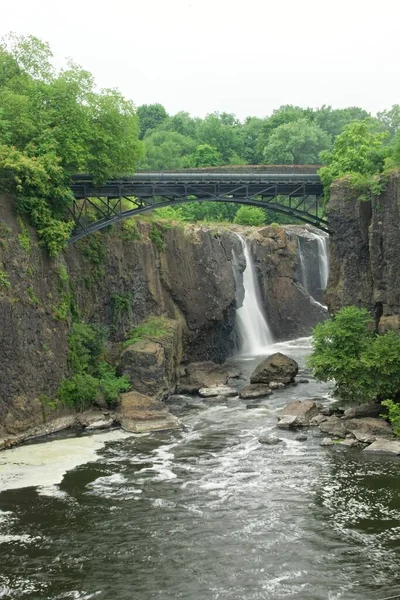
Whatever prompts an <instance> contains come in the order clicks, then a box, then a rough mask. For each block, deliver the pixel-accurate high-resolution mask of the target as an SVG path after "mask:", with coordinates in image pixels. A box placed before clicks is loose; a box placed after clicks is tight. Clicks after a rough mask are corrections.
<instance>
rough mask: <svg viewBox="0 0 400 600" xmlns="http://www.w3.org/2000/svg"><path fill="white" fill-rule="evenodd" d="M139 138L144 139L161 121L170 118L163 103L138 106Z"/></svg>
mask: <svg viewBox="0 0 400 600" xmlns="http://www.w3.org/2000/svg"><path fill="white" fill-rule="evenodd" d="M136 112H137V116H138V118H139V138H140V139H141V140H142V139H143V138H144V136H145V135H146V133H148V132H149V131H150V130H153V129H156V127H157V126H158V125H160V123H162V122H163V121H164V120H165V119H167V118H168V113H167V111H166V110H165V108H164V107H163V105H162V104H157V103H156V104H142V105H141V106H138V109H137V111H136Z"/></svg>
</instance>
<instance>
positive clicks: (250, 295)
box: [236, 233, 273, 356]
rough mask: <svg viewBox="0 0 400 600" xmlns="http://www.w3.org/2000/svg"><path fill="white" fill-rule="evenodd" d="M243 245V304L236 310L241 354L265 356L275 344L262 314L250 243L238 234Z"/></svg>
mask: <svg viewBox="0 0 400 600" xmlns="http://www.w3.org/2000/svg"><path fill="white" fill-rule="evenodd" d="M236 235H237V236H238V238H239V239H240V242H241V244H242V249H243V254H244V257H245V259H246V267H245V269H244V271H243V287H244V298H243V304H242V306H241V307H240V308H238V309H237V310H236V323H237V329H238V333H239V337H240V352H241V354H248V355H251V356H256V355H259V354H265V349H266V348H267V347H268V346H270V345H271V344H272V343H273V339H272V334H271V331H270V329H269V327H268V324H267V321H266V320H265V317H264V315H263V313H262V309H261V302H260V294H259V289H258V282H257V276H256V273H255V268H254V263H253V259H252V256H251V253H250V249H249V245H248V243H247V242H246V241H245V240H244V239H243V238H242V236H240V235H239V234H238V233H237V234H236Z"/></svg>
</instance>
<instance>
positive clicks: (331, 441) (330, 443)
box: [319, 437, 333, 446]
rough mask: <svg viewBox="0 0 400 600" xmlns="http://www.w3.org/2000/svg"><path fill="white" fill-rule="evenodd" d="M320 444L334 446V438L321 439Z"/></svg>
mask: <svg viewBox="0 0 400 600" xmlns="http://www.w3.org/2000/svg"><path fill="white" fill-rule="evenodd" d="M319 445H320V446H333V440H331V438H329V437H326V438H324V439H323V440H321V441H320V443H319Z"/></svg>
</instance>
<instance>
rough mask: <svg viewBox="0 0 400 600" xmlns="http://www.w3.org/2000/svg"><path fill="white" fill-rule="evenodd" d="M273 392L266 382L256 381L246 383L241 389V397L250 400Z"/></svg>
mask: <svg viewBox="0 0 400 600" xmlns="http://www.w3.org/2000/svg"><path fill="white" fill-rule="evenodd" d="M270 394H272V390H271V389H270V388H269V386H268V385H266V384H265V383H254V384H251V385H246V386H245V387H244V388H242V389H241V390H240V393H239V398H242V400H250V399H251V398H262V397H263V396H269V395H270Z"/></svg>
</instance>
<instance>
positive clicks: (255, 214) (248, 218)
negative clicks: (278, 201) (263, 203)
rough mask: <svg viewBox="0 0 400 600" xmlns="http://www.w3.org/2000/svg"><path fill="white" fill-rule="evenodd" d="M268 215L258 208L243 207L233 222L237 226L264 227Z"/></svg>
mask: <svg viewBox="0 0 400 600" xmlns="http://www.w3.org/2000/svg"><path fill="white" fill-rule="evenodd" d="M265 219H266V213H265V211H264V210H263V209H262V208H258V207H257V206H241V207H240V208H239V210H238V211H237V213H236V215H235V218H234V219H233V222H234V223H236V224H237V225H253V226H257V225H263V224H264V223H265Z"/></svg>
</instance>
